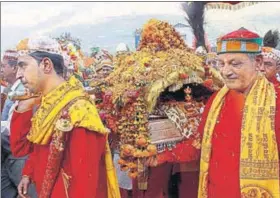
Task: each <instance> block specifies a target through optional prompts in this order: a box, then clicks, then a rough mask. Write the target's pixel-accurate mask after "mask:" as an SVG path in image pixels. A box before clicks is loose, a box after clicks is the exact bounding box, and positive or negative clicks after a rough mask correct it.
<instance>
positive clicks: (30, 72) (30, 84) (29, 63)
mask: <svg viewBox="0 0 280 198" xmlns="http://www.w3.org/2000/svg"><path fill="white" fill-rule="evenodd" d="M18 67H19V68H18V73H17V77H18V78H20V79H21V82H22V84H23V85H24V87H25V88H27V89H29V91H30V92H31V93H39V92H41V91H42V87H43V84H44V83H45V82H44V75H43V74H44V72H43V64H41V63H40V64H38V62H37V61H36V60H35V59H34V58H33V57H31V56H28V55H26V56H20V57H19V58H18Z"/></svg>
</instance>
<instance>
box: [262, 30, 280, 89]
mask: <svg viewBox="0 0 280 198" xmlns="http://www.w3.org/2000/svg"><path fill="white" fill-rule="evenodd" d="M278 42H279V32H278V31H274V32H272V30H270V31H268V32H267V33H266V34H265V36H264V47H263V48H262V55H263V67H262V72H264V74H265V76H266V78H267V79H268V80H269V81H270V82H272V83H273V84H274V85H275V86H280V82H279V80H278V79H277V74H278V73H279V72H280V50H278V49H276V46H277V44H278Z"/></svg>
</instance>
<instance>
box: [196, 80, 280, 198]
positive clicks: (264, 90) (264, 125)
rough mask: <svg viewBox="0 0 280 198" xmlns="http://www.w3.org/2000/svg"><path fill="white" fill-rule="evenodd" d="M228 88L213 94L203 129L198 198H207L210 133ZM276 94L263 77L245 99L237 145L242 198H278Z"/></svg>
mask: <svg viewBox="0 0 280 198" xmlns="http://www.w3.org/2000/svg"><path fill="white" fill-rule="evenodd" d="M228 91H229V89H228V88H227V87H223V88H222V89H221V90H220V91H219V92H218V94H217V95H216V97H215V99H214V101H213V103H212V105H211V108H210V110H209V114H208V116H207V120H206V124H205V127H204V135H203V140H202V151H201V152H202V153H201V162H200V176H199V196H198V197H199V198H207V197H208V169H209V161H210V156H211V150H212V145H211V141H212V134H213V131H214V128H215V125H216V122H217V120H218V117H219V114H220V111H221V108H222V106H223V103H224V100H225V97H226V94H227V93H228ZM275 110H276V94H275V89H274V87H273V85H272V84H271V83H269V82H268V81H267V79H266V78H265V77H263V76H258V78H257V80H256V82H255V83H254V85H253V87H252V88H251V90H250V92H249V94H248V95H247V97H246V101H245V107H244V112H243V117H242V128H241V144H240V146H241V147H240V149H241V150H240V152H241V154H240V191H241V195H242V196H243V197H247V195H248V196H249V195H252V194H254V197H256V198H262V197H269V198H279V197H280V193H279V192H280V189H279V184H280V183H279V156H278V149H277V142H276V136H275V123H274V122H275Z"/></svg>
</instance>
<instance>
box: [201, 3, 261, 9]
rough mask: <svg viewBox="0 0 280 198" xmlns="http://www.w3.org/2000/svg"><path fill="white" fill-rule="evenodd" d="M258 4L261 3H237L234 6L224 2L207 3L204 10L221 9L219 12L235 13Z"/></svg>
mask: <svg viewBox="0 0 280 198" xmlns="http://www.w3.org/2000/svg"><path fill="white" fill-rule="evenodd" d="M258 3H261V2H241V3H237V4H235V5H232V4H230V3H224V2H215V3H207V4H206V5H205V8H206V10H214V9H221V10H232V11H236V10H240V9H242V8H245V7H248V6H252V5H255V4H258Z"/></svg>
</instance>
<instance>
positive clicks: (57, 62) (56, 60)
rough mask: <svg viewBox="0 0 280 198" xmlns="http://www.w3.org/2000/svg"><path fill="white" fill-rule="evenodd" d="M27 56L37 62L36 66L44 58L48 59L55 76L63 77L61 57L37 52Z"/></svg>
mask: <svg viewBox="0 0 280 198" xmlns="http://www.w3.org/2000/svg"><path fill="white" fill-rule="evenodd" d="M29 56H31V57H33V58H34V59H35V60H36V61H37V62H38V64H39V63H41V62H42V60H43V59H44V58H49V59H50V60H51V61H52V63H53V67H54V70H55V72H56V74H57V75H60V76H63V71H64V59H63V57H62V56H61V55H58V54H51V53H48V52H41V51H37V52H33V53H31V54H29Z"/></svg>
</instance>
